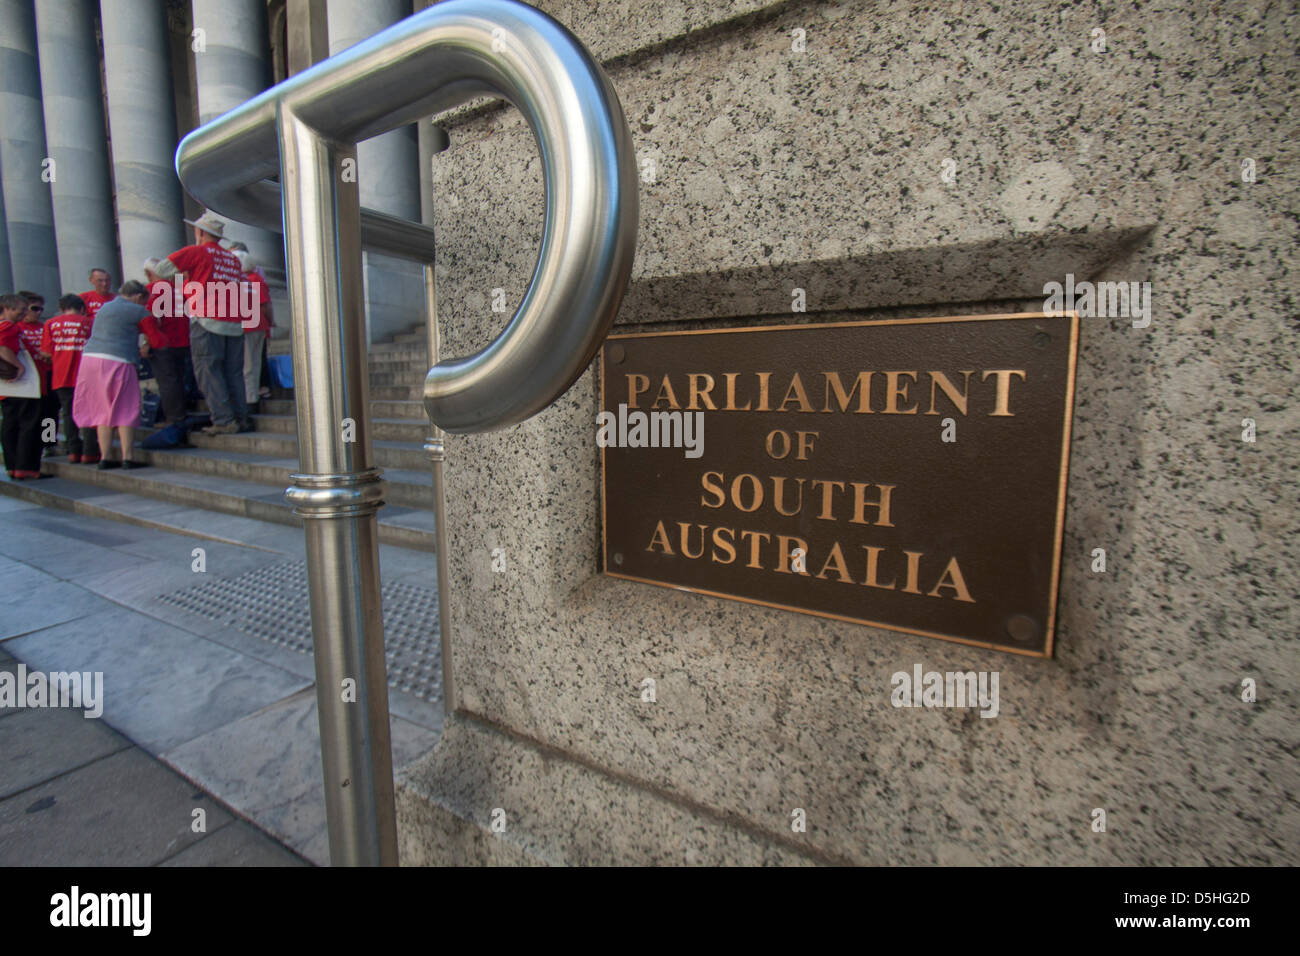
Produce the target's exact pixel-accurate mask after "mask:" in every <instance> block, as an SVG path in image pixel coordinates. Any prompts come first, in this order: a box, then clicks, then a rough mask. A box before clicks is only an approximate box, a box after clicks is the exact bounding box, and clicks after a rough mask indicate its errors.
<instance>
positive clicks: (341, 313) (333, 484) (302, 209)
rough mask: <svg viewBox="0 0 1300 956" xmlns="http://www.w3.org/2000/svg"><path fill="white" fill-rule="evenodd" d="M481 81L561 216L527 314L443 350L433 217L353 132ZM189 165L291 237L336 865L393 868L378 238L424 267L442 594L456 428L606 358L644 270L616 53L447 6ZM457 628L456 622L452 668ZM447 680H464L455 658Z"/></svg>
mask: <svg viewBox="0 0 1300 956" xmlns="http://www.w3.org/2000/svg"><path fill="white" fill-rule="evenodd" d="M482 94H490V95H496V96H501V97H504V98H505V99H507V100H509V101H510V102H511V103H513V104H514V105H515V106H516V107H517V108H518V109H519V111H520V112H521V113H522V114H523V116H524V118H525V119H526V120H527V122H528V124H529V126H530V127H531V129H532V131H533V135H534V138H535V140H536V142H537V147H538V151H539V152H540V154H541V159H542V170H543V180H544V183H545V188H546V218H545V221H544V224H543V230H542V241H541V248H540V251H539V254H538V260H537V264H536V267H535V269H534V271H533V276H532V279H531V281H530V282H529V285H528V289H527V291H526V292H525V294H524V297H523V301H522V303H521V304H520V306H519V309H518V310H517V311H516V312H515V314H514V316H513V317H512V318H511V320H510V322H509V324H508V325H507V326H506V328H505V329H504V330H503V331H502V332H501V334H500V335H498V336H497V338H496V339H495V340H493V341H492V342H491V343H490V344H488V345H487V346H486V347H484V348H483V349H482V350H480V351H479V352H477V353H476V354H474V355H471V356H469V357H467V358H459V359H446V360H441V361H439V360H438V359H439V355H438V352H437V348H438V343H439V337H438V332H437V326H436V315H434V314H433V310H434V308H435V305H434V302H435V298H434V293H433V268H432V263H433V261H434V253H435V249H434V243H433V231H432V229H430V228H428V227H426V226H421V225H419V224H416V223H410V222H406V221H403V220H400V219H396V218H394V217H391V216H385V215H383V214H381V213H377V212H374V211H373V210H363V209H361V207H360V203H359V201H358V197H357V187H356V183H355V179H356V177H355V176H353V177H351V178H350V179H349V177H347V176H345V175H343V171H344V169H345V168H346V167H347V165H348V163H349V162H351V164H353V168H355V162H356V143H357V142H359V141H361V140H364V139H368V138H370V137H372V136H377V135H379V134H380V133H383V132H386V131H388V130H391V129H394V128H396V127H399V126H402V125H405V124H407V123H411V122H415V121H417V120H419V119H420V118H422V117H427V116H429V115H430V114H433V113H436V112H439V111H441V110H443V109H447V108H449V107H452V106H455V105H458V104H460V103H462V102H464V101H465V100H467V99H470V98H472V97H475V96H478V95H482ZM176 170H177V173H178V174H179V176H180V178H181V181H182V183H183V184H184V185H185V187H186V189H188V190H189V192H190V193H191V194H192V195H193V196H194V197H195V198H196V199H199V200H200V201H202V202H203V203H204V204H205V205H206V206H208V207H209V208H210V209H214V210H216V211H217V212H219V213H222V214H224V215H226V216H229V217H231V218H233V219H236V220H239V221H241V222H246V223H249V224H252V225H257V226H262V227H264V228H271V229H277V230H279V229H282V230H283V233H284V238H285V251H286V256H285V263H286V276H287V280H288V288H289V301H290V306H291V312H292V319H293V357H294V376H295V380H296V383H297V386H298V387H297V399H298V401H297V408H298V447H299V463H300V469H299V473H297V474H295V475H294V476H293V479H294V486H293V487H292V488H290V489H289V490H288V491H287V492H286V497H287V498H288V499H289V500H290V501H291V502H292V503H293V504H294V506H295V511H296V512H297V513H298V514H301V515H302V516H303V517H304V518H307V519H309V520H307V521H305V522H304V533H305V535H306V538H307V563H308V580H309V585H310V590H311V610H312V636H313V641H314V644H315V648H314V650H315V667H316V686H317V703H318V710H319V719H320V727H321V752H322V759H323V763H324V775H325V785H326V786H325V801H326V814H327V818H328V821H329V833H330V857H331V861H332V862H333V863H335V864H376V863H384V864H391V863H395V862H396V859H397V849H396V823H395V819H394V812H393V782H392V756H391V746H390V741H389V733H388V700H387V682H386V668H385V662H384V650H383V618H382V613H381V607H380V596H379V563H378V537H377V521H376V512H377V510H378V508H379V507H380V506H381V505H382V504H383V482H382V480H381V479H380V472H379V469H378V468H376V467H375V466H374V463H373V453H372V446H371V439H370V424H369V409H368V385H367V374H366V372H367V366H366V345H367V343H366V338H365V329H364V322H363V320H362V317H363V314H364V302H363V298H362V281H361V250H362V248H363V246H364V247H365V248H370V249H374V250H376V251H381V252H384V253H388V254H391V255H397V256H402V257H404V258H408V259H414V260H416V261H419V262H422V263H424V265H425V278H426V300H427V312H428V315H427V318H428V321H429V343H430V350H431V352H430V358H431V360H432V361H434V362H435V363H436V364H434V366H433V368H431V369H430V370H429V373H428V376H427V377H426V379H425V385H424V395H425V408H426V411H427V413H428V415H429V419H430V423H431V429H432V435H431V438H430V440H429V442H427V443H426V448H428V449H429V453H430V458H431V459H432V460H433V478H434V491H435V509H436V512H437V518H438V528H439V540H438V547H439V558H438V561H439V571H440V580H439V587H440V589H441V591H442V593H441V595H440V596H441V598H442V602H443V604H444V606H445V605H446V603H447V600H448V597H447V588H448V574H447V569H446V561H447V557H448V556H447V554H446V546H445V545H446V532H445V528H446V516H445V514H443V505H442V499H443V496H444V492H443V486H442V481H441V469H442V457H443V442H442V430H445V431H449V432H476V431H485V430H489V429H495V428H504V427H507V426H509V425H512V424H515V423H518V422H520V421H523V420H524V419H526V418H528V417H529V416H531V415H534V414H536V413H537V412H539V411H541V410H542V409H544V408H545V407H546V406H548V405H549V404H551V403H552V402H553V401H555V399H556V398H558V397H559V396H560V395H561V394H563V393H564V391H566V390H567V389H568V388H569V386H571V385H572V384H573V382H574V381H575V380H576V379H577V377H578V376H579V375H580V374H582V372H583V370H584V369H585V368H586V367H587V366H588V365H589V364H590V361H591V359H592V358H593V357H594V356H595V353H596V350H597V349H598V348H599V347H600V343H601V341H602V340H603V339H604V337H605V334H606V333H607V332H608V330H609V326H610V325H611V323H612V322H613V319H614V315H615V314H616V312H617V311H618V306H619V303H620V301H621V300H622V296H623V293H624V291H625V289H626V287H627V282H628V278H629V276H630V274H631V269H632V258H633V254H634V251H635V245H636V226H637V175H636V168H635V164H634V161H633V153H632V140H631V134H630V133H629V131H628V128H627V123H626V121H625V119H624V117H623V112H622V108H621V107H620V105H619V102H618V97H617V95H616V94H615V92H614V90H613V87H612V86H611V85H610V83H609V81H608V79H607V78H606V77H605V75H604V73H603V72H602V70H601V69H600V66H599V65H598V64H597V63H596V61H595V60H594V59H593V58H592V56H591V55H590V54H589V53H588V52H587V51H586V50H585V49H584V48H583V46H582V44H581V43H580V42H579V41H578V40H577V39H576V38H575V37H574V36H573V35H572V34H571V33H570V32H569V31H568V30H566V29H565V28H564V27H563V26H561V25H560V24H559V23H557V22H556V21H554V20H553V19H551V18H550V17H548V16H547V15H545V14H543V13H541V12H540V11H538V10H535V9H533V8H532V7H529V6H526V5H524V4H522V3H518V2H514V0H446V2H444V3H439V4H437V5H436V6H433V7H430V8H428V9H426V10H424V11H422V12H420V13H418V14H416V15H414V16H412V17H408V18H407V19H405V20H403V21H401V22H400V23H397V24H394V25H393V26H392V27H389V28H388V29H386V30H384V31H382V32H381V33H378V34H376V35H375V36H373V37H370V38H369V39H367V40H365V41H363V42H361V43H358V44H357V45H355V46H353V47H350V48H349V49H347V50H345V51H343V52H342V53H339V54H338V55H336V56H333V57H331V58H329V59H328V60H325V61H323V62H321V63H319V64H317V65H316V66H314V67H312V68H310V69H308V70H306V71H304V72H302V73H300V74H298V75H296V76H294V77H292V78H291V79H289V80H286V81H285V82H283V83H280V84H278V85H276V86H275V87H273V88H271V89H270V90H267V91H266V92H265V93H262V94H261V95H259V96H257V97H255V98H254V99H252V100H249V101H248V102H247V103H245V104H243V105H242V106H240V107H239V108H237V109H235V110H232V111H231V112H229V113H226V114H225V115H224V116H221V117H219V118H217V119H216V120H213V121H212V122H210V123H208V124H206V125H204V126H203V127H201V128H199V129H197V130H195V131H194V132H193V133H191V134H190V135H188V136H186V137H185V139H184V140H183V141H182V142H181V144H180V147H179V148H178V149H177V152H176ZM423 172H425V173H427V171H423ZM277 176H278V177H279V185H277V184H276V183H275V182H273V181H272V180H273V179H274V178H275V177H277ZM281 207H282V209H283V217H282V220H281V217H280V215H279V214H278V213H279V210H280V209H281ZM349 426H350V427H349ZM443 620H444V625H445V622H446V621H447V620H448V618H447V617H446V616H444V618H443ZM449 640H450V635H449V634H447V633H444V634H443V641H444V661H446V659H447V658H446V653H447V642H448V641H449ZM446 677H447V684H448V687H447V690H448V693H450V692H451V690H452V688H451V680H450V677H451V675H450V671H449V670H448V671H447V674H446Z"/></svg>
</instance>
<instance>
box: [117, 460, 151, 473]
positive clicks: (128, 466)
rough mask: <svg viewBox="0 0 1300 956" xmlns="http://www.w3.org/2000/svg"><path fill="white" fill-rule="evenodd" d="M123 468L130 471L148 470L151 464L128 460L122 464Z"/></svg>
mask: <svg viewBox="0 0 1300 956" xmlns="http://www.w3.org/2000/svg"><path fill="white" fill-rule="evenodd" d="M122 467H123V468H124V469H127V470H128V471H129V470H130V469H132V468H148V467H149V464H148V463H147V462H143V461H132V460H131V459H130V458H128V459H127V460H126V461H124V462H122Z"/></svg>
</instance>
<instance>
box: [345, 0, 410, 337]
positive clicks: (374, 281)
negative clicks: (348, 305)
mask: <svg viewBox="0 0 1300 956" xmlns="http://www.w3.org/2000/svg"><path fill="white" fill-rule="evenodd" d="M328 9H329V37H330V55H331V56H333V55H334V54H336V53H338V52H339V51H340V50H346V49H347V48H348V47H350V46H352V45H354V44H356V43H358V42H360V41H361V40H364V39H366V38H367V37H371V36H373V35H374V34H376V33H378V32H379V31H380V30H382V29H384V28H385V27H387V26H391V25H392V24H394V23H396V22H397V21H398V20H401V19H404V18H405V17H407V16H410V14H411V2H410V0H329V2H328ZM420 175H421V171H420V163H419V150H418V147H417V144H416V131H415V127H414V126H406V127H403V128H402V129H396V130H393V131H392V132H390V133H385V134H384V135H383V136H376V137H375V138H374V139H369V140H366V141H365V142H364V143H358V144H357V185H358V186H359V187H360V194H361V205H362V206H366V207H369V208H371V209H378V210H379V211H380V212H386V213H388V214H390V215H393V216H401V217H402V218H404V219H411V220H413V221H415V222H419V221H420V218H421V217H420ZM363 255H364V265H365V281H366V325H367V327H368V328H369V330H370V340H371V341H377V340H380V339H383V338H386V337H388V336H390V335H392V334H394V333H396V332H401V331H404V330H406V329H408V328H410V327H411V326H412V325H415V324H416V323H419V322H420V321H421V319H422V316H423V314H424V313H423V309H424V298H423V297H424V277H423V272H422V270H421V269H420V267H419V265H418V264H416V263H411V262H405V261H403V260H400V259H393V258H390V257H388V256H381V255H376V254H374V253H370V252H367V253H364V254H363Z"/></svg>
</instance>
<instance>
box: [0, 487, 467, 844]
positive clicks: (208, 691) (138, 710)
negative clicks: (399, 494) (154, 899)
mask: <svg viewBox="0 0 1300 956" xmlns="http://www.w3.org/2000/svg"><path fill="white" fill-rule="evenodd" d="M57 482H58V479H52V480H47V481H42V482H39V483H32V484H33V485H39V486H47V487H49V486H53V485H55V484H56V483H57ZM0 490H8V489H0ZM154 504H155V505H157V506H158V507H159V508H162V507H163V506H164V503H162V502H156V503H154ZM171 507H173V508H174V507H175V506H171ZM159 516H161V512H159ZM154 517H155V518H156V517H158V516H154ZM164 517H166V516H164ZM167 520H168V521H169V520H170V518H167ZM162 523H163V522H160V521H157V520H150V519H149V516H144V515H142V516H141V517H140V522H139V523H131V522H129V521H122V520H107V519H105V518H102V517H96V516H94V515H90V514H82V513H76V512H75V511H69V510H63V509H55V508H48V507H42V506H41V505H38V504H36V503H34V502H31V501H26V500H21V499H19V498H14V497H8V496H5V495H2V494H0V528H2V529H3V531H0V670H5V671H9V672H10V673H14V674H16V673H17V670H18V668H19V666H20V664H21V665H22V666H23V667H25V668H26V670H27V672H29V673H32V672H41V673H46V674H48V673H52V672H58V671H78V672H86V673H95V672H100V673H102V675H103V678H102V679H103V695H102V697H103V699H102V708H103V713H102V716H101V717H99V718H97V719H87V718H84V717H83V716H82V715H81V711H79V710H75V709H71V708H53V707H28V708H6V709H0V715H3V717H2V719H0V865H39V864H58V865H62V864H68V865H103V864H120V865H294V864H300V863H302V862H303V861H304V860H306V861H310V862H314V863H317V864H324V863H327V862H328V840H327V837H326V832H325V818H324V804H323V793H322V783H321V771H320V752H319V737H318V728H317V722H316V708H315V694H314V686H313V667H312V660H311V657H310V654H309V653H304V650H303V649H304V648H306V649H309V648H310V634H309V632H308V633H305V634H304V633H303V631H304V630H305V629H306V628H305V624H304V623H303V622H304V619H303V617H302V615H301V614H300V613H291V612H300V609H301V600H305V598H301V597H300V596H299V595H298V593H297V592H296V591H294V590H293V589H294V588H295V587H297V586H298V585H297V583H296V582H297V581H298V579H299V577H300V574H295V573H294V572H296V571H297V570H298V568H297V564H295V562H299V563H300V562H301V561H302V560H303V559H304V555H303V536H302V532H301V531H300V530H298V529H295V528H291V527H285V526H280V525H269V524H265V523H263V522H258V521H253V520H250V519H246V518H238V517H232V516H227V515H220V514H215V513H210V512H200V511H194V510H190V511H189V512H188V518H187V523H188V525H189V527H187V529H186V532H185V533H176V532H172V531H165V530H161V529H160V527H159V525H160V524H162ZM196 549H198V550H196ZM199 555H201V560H200V558H199V557H198V556H199ZM380 561H381V567H382V569H383V575H384V583H385V588H386V591H385V601H386V604H385V617H386V618H389V617H390V616H391V618H392V620H393V622H394V624H393V627H394V630H396V629H397V628H398V627H400V626H401V625H402V623H403V622H404V621H406V620H408V619H410V620H413V621H414V622H415V623H414V625H413V626H412V634H415V635H419V634H424V633H427V625H426V624H425V623H424V622H425V621H426V620H427V618H428V613H429V609H428V598H427V594H428V593H429V589H431V588H436V582H435V581H434V578H433V575H434V570H433V568H434V559H433V556H432V555H430V554H427V553H422V552H415V551H408V550H404V549H401V548H396V547H391V546H387V545H384V546H381V554H380ZM421 602H423V603H421ZM390 604H391V605H392V606H391V607H390ZM418 643H420V639H419V638H415V637H411V638H407V639H406V640H405V645H404V646H402V647H398V648H397V652H398V653H399V654H404V655H406V656H405V657H401V658H400V659H398V661H397V662H396V663H394V664H390V675H392V676H394V678H395V681H394V683H396V684H398V685H399V687H394V688H392V689H390V714H391V718H392V724H391V726H392V736H393V749H394V765H395V766H402V765H403V764H405V763H407V762H410V761H412V760H414V759H416V758H417V757H418V756H420V755H421V754H423V753H425V752H427V751H428V750H429V749H431V748H432V747H433V745H434V743H436V741H437V737H438V733H439V732H440V730H441V726H442V718H441V702H440V701H439V700H437V699H430V690H429V686H430V684H429V681H428V680H427V679H426V680H424V681H423V682H421V681H419V680H416V679H414V678H410V679H409V680H408V679H407V678H405V677H403V672H404V670H412V671H419V670H421V668H422V667H423V666H424V665H423V663H422V662H423V661H424V660H426V659H432V657H436V651H437V640H436V631H435V632H434V633H433V634H432V635H431V636H429V637H428V638H426V639H424V643H425V644H427V645H428V646H415V645H416V644H418ZM401 661H407V663H406V664H405V665H403V666H399V665H400V664H401ZM408 686H409V687H411V688H413V690H412V691H406V690H402V689H399V688H400V687H408ZM435 692H436V687H435ZM200 810H201V811H203V812H202V813H201V814H197V813H196V811H200ZM200 817H202V819H203V829H198V828H197V827H196V825H195V821H196V820H198V819H199V818H200Z"/></svg>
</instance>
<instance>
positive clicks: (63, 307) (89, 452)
mask: <svg viewBox="0 0 1300 956" xmlns="http://www.w3.org/2000/svg"><path fill="white" fill-rule="evenodd" d="M90 321H91V320H90V316H88V315H86V304H85V303H84V302H83V301H82V300H81V296H78V295H65V296H63V297H62V298H61V299H59V314H58V315H56V316H54V317H53V318H51V319H47V320H46V322H45V325H44V326H43V327H42V328H41V357H42V358H43V359H45V360H46V361H47V362H49V363H50V365H51V366H52V368H53V371H52V372H51V374H50V386H51V387H52V388H53V389H54V394H55V395H57V396H58V399H59V407H60V409H61V410H62V413H63V435H64V437H65V439H66V440H67V443H68V461H70V462H71V463H72V464H74V465H76V464H83V465H93V464H95V462H97V461H99V438H98V436H97V435H96V434H95V429H93V428H78V427H77V423H76V422H74V421H73V420H72V396H73V393H74V392H75V391H76V388H77V369H78V368H79V367H80V366H81V351H82V349H83V348H84V347H85V344H86V339H88V338H90Z"/></svg>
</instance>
